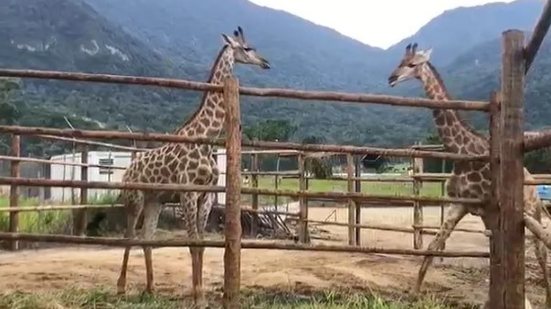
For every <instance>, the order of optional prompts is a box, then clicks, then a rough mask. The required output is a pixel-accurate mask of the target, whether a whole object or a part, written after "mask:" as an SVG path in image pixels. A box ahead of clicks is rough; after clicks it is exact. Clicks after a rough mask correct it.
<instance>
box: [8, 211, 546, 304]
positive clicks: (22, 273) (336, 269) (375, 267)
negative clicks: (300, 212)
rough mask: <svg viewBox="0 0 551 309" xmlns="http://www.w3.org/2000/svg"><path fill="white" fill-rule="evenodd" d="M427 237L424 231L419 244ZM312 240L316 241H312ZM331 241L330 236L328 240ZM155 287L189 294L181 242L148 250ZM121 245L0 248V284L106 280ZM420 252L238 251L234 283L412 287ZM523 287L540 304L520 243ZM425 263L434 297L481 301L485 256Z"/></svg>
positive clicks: (133, 276) (111, 279)
mask: <svg viewBox="0 0 551 309" xmlns="http://www.w3.org/2000/svg"><path fill="white" fill-rule="evenodd" d="M333 210H335V209H331V208H311V209H310V213H309V216H310V218H311V219H313V220H325V219H326V218H327V217H328V216H329V215H330V214H331V213H332V212H333ZM411 212H412V210H411V209H406V208H393V209H388V208H386V209H382V208H376V209H374V208H371V209H364V210H363V212H362V219H363V220H362V221H363V222H370V223H381V224H394V225H402V226H411V220H412V214H411ZM346 218H347V212H346V209H337V210H336V211H335V213H333V216H332V217H331V218H330V219H329V220H335V219H336V220H337V221H340V222H345V221H346V220H347V219H346ZM439 218H440V214H439V208H428V207H427V208H425V224H432V225H435V224H438V223H439ZM459 226H460V227H465V228H478V229H482V224H481V223H480V220H479V219H478V218H476V217H472V216H468V217H466V218H465V219H464V220H463V221H462V222H461V223H460V225H459ZM322 228H323V229H324V230H327V231H328V232H330V233H331V236H332V237H334V238H337V239H341V240H340V242H345V241H346V235H347V229H346V227H335V226H324V227H322ZM431 239H432V236H425V238H424V241H425V246H426V245H427V244H428V242H430V240H431ZM315 242H319V241H315ZM335 242H339V240H337V241H332V243H335ZM362 244H363V245H368V246H376V247H387V248H412V235H411V234H403V233H395V232H384V231H364V232H363V233H362ZM487 245H488V241H487V239H486V238H485V237H484V236H483V235H482V234H470V233H461V232H456V233H454V234H452V237H451V238H450V240H449V241H448V242H447V246H446V247H447V248H449V249H456V250H488V249H487ZM153 252H154V253H153V256H154V268H155V278H156V279H155V280H156V289H157V291H158V292H161V293H170V294H176V295H181V294H189V292H190V286H191V262H190V258H189V253H188V250H187V249H181V248H159V249H154V251H153ZM121 258H122V249H112V248H99V247H69V248H53V249H41V250H38V251H37V250H26V251H22V252H19V253H6V252H4V253H1V254H0V274H1V278H2V280H0V291H4V292H8V291H10V290H19V291H28V292H33V291H39V290H46V289H47V290H52V289H64V288H67V287H68V286H71V285H78V286H81V287H93V286H97V285H98V284H101V285H106V286H112V287H113V291H114V290H115V284H116V280H117V277H118V272H119V267H120V262H121ZM421 259H422V258H420V257H403V256H386V255H373V254H371V255H365V254H342V253H334V254H331V253H309V252H293V251H269V250H243V251H242V286H243V287H248V288H261V289H269V290H273V289H278V290H283V291H301V292H308V291H318V290H323V289H327V290H329V289H354V290H361V291H370V290H373V291H379V292H385V293H392V294H407V293H408V291H409V289H410V288H411V287H412V286H413V282H414V280H415V278H416V274H417V270H418V267H419V265H420V262H421ZM528 259H529V265H528V266H527V273H528V278H529V280H528V283H527V291H528V294H529V298H530V300H531V302H532V304H533V305H536V306H535V308H539V307H541V301H542V300H543V298H544V292H543V289H542V288H541V284H540V283H539V281H540V279H539V278H540V277H541V275H540V272H539V269H538V268H537V267H536V264H535V262H534V256H533V250H532V248H531V245H530V249H529V250H528ZM435 261H436V263H435V265H434V266H433V268H431V270H429V273H428V275H427V277H426V280H425V284H424V291H425V292H426V293H430V294H436V295H437V296H439V297H446V298H452V299H457V300H458V301H461V302H468V303H475V304H479V303H481V302H483V301H484V300H485V297H486V292H487V286H488V261H487V260H485V259H473V258H454V259H452V258H449V259H444V260H443V261H440V259H438V258H437V259H435ZM204 281H205V285H206V286H207V289H208V290H209V291H216V292H219V291H220V288H221V286H222V285H223V250H222V249H207V250H206V253H205V266H204ZM128 284H129V290H133V291H136V292H137V291H140V290H142V289H143V287H144V285H145V270H144V267H143V254H142V251H141V249H138V248H136V249H134V250H133V252H132V255H131V258H130V267H129V275H128Z"/></svg>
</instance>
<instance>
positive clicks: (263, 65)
mask: <svg viewBox="0 0 551 309" xmlns="http://www.w3.org/2000/svg"><path fill="white" fill-rule="evenodd" d="M260 67H261V68H263V69H265V70H268V69H270V68H271V66H270V62H268V60H266V59H262V63H261V64H260Z"/></svg>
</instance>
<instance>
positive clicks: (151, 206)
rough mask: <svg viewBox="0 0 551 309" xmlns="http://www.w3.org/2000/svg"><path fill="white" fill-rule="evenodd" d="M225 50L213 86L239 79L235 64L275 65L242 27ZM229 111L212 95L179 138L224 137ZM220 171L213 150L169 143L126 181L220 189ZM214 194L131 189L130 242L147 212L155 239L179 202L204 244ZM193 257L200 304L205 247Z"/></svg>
mask: <svg viewBox="0 0 551 309" xmlns="http://www.w3.org/2000/svg"><path fill="white" fill-rule="evenodd" d="M222 37H223V39H224V41H225V44H224V46H223V47H222V49H221V51H220V52H219V54H218V57H217V58H216V61H215V62H214V65H213V67H212V70H211V73H210V77H209V79H208V82H209V83H213V84H222V83H223V81H224V79H225V78H227V77H229V76H231V75H232V74H233V67H234V63H243V64H250V65H257V66H260V67H261V68H263V69H269V68H270V64H269V62H268V61H267V60H266V59H264V58H263V57H261V56H260V55H259V54H258V53H257V52H256V50H255V49H254V48H252V47H251V46H249V45H248V44H247V43H246V41H245V38H244V35H243V30H242V29H241V27H238V30H236V31H234V36H233V37H230V36H227V35H225V34H222ZM224 121H225V107H224V95H223V93H221V92H207V93H205V95H204V96H203V99H202V101H201V105H200V107H199V109H198V110H197V111H196V112H195V113H194V115H193V116H192V117H191V118H190V119H189V120H188V121H187V122H185V123H184V124H183V126H182V127H180V128H179V129H178V130H176V132H175V134H178V135H185V136H199V137H219V136H220V134H221V133H222V131H223V129H224ZM218 175H219V171H218V168H217V164H216V161H215V159H214V157H213V147H212V146H209V145H197V144H183V143H167V144H164V145H163V146H161V147H158V148H154V149H151V150H148V151H147V152H144V153H142V154H141V155H140V156H139V157H138V158H136V159H135V160H134V161H133V162H132V163H131V164H130V166H129V167H128V168H127V169H126V171H125V173H124V176H123V182H142V183H179V184H196V185H216V183H217V182H218ZM214 197H215V195H214V193H199V192H160V191H140V190H125V191H122V192H121V196H120V198H121V200H122V202H123V203H124V205H125V209H126V214H127V230H126V237H127V238H134V237H135V230H136V223H137V221H138V218H139V216H140V213H142V211H143V226H142V229H141V238H143V239H146V240H147V239H152V238H153V235H154V233H155V230H156V228H157V222H158V219H159V214H160V212H161V205H162V204H164V203H170V202H179V203H180V207H178V208H177V209H176V215H177V217H179V218H181V219H182V224H183V226H184V227H185V229H186V231H187V235H188V237H189V238H191V239H201V238H202V236H203V232H204V229H205V225H206V222H207V217H208V215H209V213H210V210H211V207H212V204H213V203H214ZM143 250H144V259H145V266H146V279H147V286H146V292H149V293H150V292H152V290H153V285H154V284H153V265H152V258H151V248H150V247H144V248H143ZM189 250H190V253H191V258H192V278H193V296H194V299H195V301H196V302H202V301H203V299H204V296H203V292H202V267H203V266H202V265H203V252H204V248H192V247H190V249H189ZM129 252H130V247H126V248H125V250H124V256H123V261H122V267H121V273H120V276H119V279H118V281H117V291H118V292H119V293H124V292H125V288H126V271H127V264H128V256H129Z"/></svg>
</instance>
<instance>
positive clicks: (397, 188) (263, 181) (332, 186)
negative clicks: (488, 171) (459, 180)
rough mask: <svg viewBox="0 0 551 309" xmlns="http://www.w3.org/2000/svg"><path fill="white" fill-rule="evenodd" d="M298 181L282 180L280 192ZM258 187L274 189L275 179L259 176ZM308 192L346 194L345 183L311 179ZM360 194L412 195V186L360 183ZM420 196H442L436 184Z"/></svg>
mask: <svg viewBox="0 0 551 309" xmlns="http://www.w3.org/2000/svg"><path fill="white" fill-rule="evenodd" d="M298 185H299V182H298V179H282V180H281V182H280V183H279V184H278V189H280V190H292V191H296V190H298ZM258 187H259V188H262V189H275V177H273V176H261V177H259V179H258ZM308 190H309V191H312V192H346V191H347V182H346V181H342V180H322V179H311V180H310V181H309V188H308ZM362 193H369V194H380V195H390V196H392V195H412V194H413V186H412V184H411V183H396V182H362ZM420 194H421V195H423V196H432V197H439V196H442V191H441V184H440V183H438V182H427V183H423V186H422V188H421V192H420ZM243 199H245V200H246V201H250V196H243ZM259 199H260V204H262V205H270V204H271V205H273V204H274V197H273V196H260V197H259ZM290 201H291V198H288V197H278V204H279V205H282V204H285V203H288V202H290Z"/></svg>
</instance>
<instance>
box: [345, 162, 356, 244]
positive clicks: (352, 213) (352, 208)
mask: <svg viewBox="0 0 551 309" xmlns="http://www.w3.org/2000/svg"><path fill="white" fill-rule="evenodd" d="M346 174H347V178H348V180H347V189H348V192H354V180H353V178H354V157H353V156H352V155H351V154H349V153H348V154H346ZM348 224H349V225H348V244H349V245H351V246H355V245H356V227H355V226H354V225H355V224H356V203H355V201H354V200H353V199H348Z"/></svg>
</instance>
